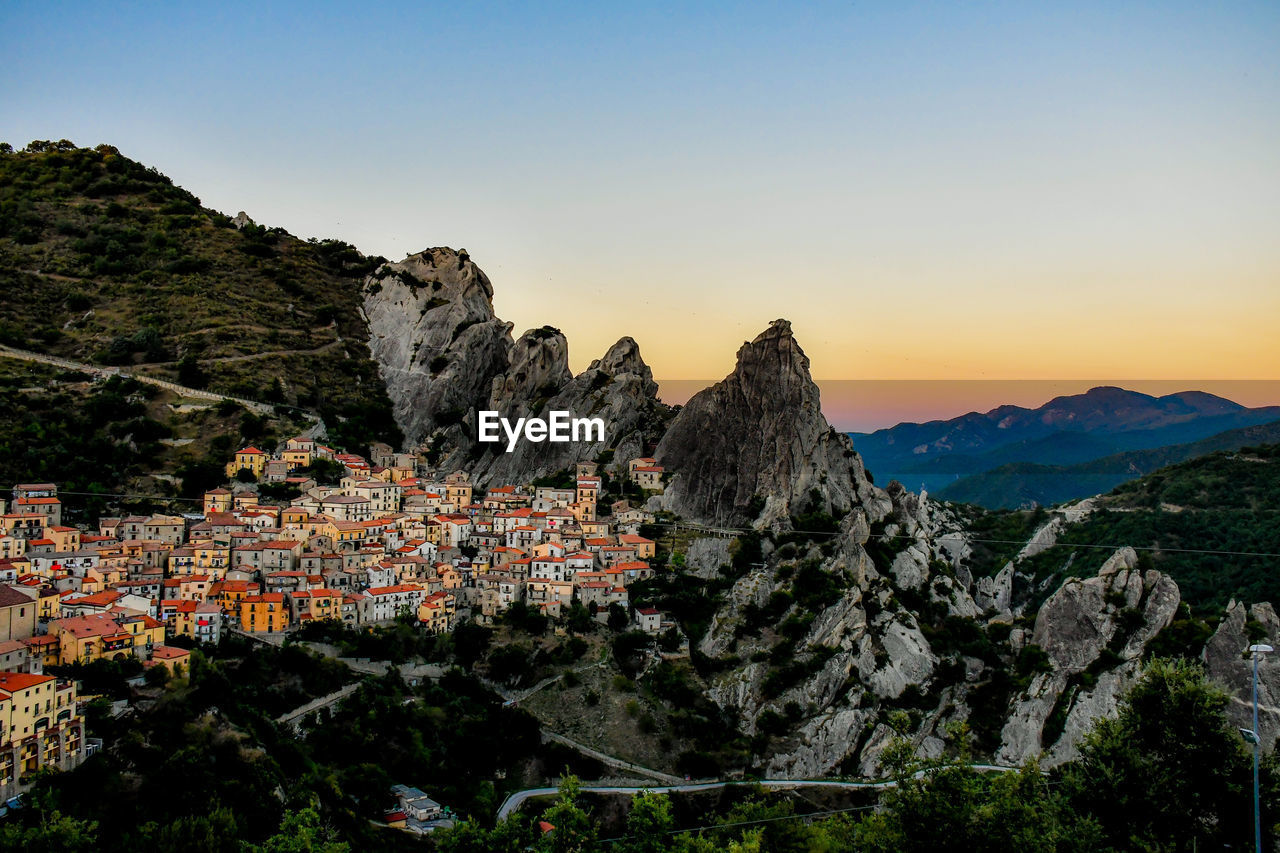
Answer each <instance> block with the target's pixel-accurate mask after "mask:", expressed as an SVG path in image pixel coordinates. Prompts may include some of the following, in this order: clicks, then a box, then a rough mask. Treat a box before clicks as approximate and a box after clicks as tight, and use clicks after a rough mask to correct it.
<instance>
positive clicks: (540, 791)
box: [498, 764, 1019, 820]
mask: <svg viewBox="0 0 1280 853" xmlns="http://www.w3.org/2000/svg"><path fill="white" fill-rule="evenodd" d="M969 766H970V767H972V768H973V769H974V770H977V771H979V772H983V773H1009V772H1012V771H1016V770H1018V769H1019V768H1017V767H1005V766H1003V765H999V764H971V765H969ZM924 773H925V771H923V770H921V771H920V772H918V773H916V778H920V777H921V776H923V775H924ZM734 785H759V786H760V787H762V788H765V789H767V790H770V791H786V790H792V789H797V788H896V787H897V786H898V783H897V782H895V781H893V780H892V779H889V780H885V781H881V782H839V781H824V780H821V779H760V780H748V781H741V782H736V781H735V782H684V783H681V784H676V785H660V786H651V785H644V786H641V787H635V786H625V785H594V786H591V785H584V786H583V787H581V788H579V789H578V790H580V791H585V792H588V793H592V794H638V793H640V792H641V791H648V792H650V793H653V794H674V793H692V792H696V791H713V790H715V789H717V788H727V787H731V786H734ZM559 791H560V789H559V788H527V789H525V790H523V791H516V792H515V793H513V794H512V795H511V796H509V797H507V798H506V799H505V800H503V802H502V805H501V806H500V807H499V808H498V820H502V819H503V818H505V817H506V816H507V815H509V814H511V813H512V812H514V811H516V810H517V809H519V808H520V806H521V805H523V804H524V801H525V800H527V799H530V798H531V797H548V796H555V795H556V794H557V793H559Z"/></svg>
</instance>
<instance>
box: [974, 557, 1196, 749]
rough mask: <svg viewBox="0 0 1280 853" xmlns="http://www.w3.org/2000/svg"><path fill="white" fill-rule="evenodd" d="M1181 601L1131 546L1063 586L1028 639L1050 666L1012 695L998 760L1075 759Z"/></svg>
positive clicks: (1112, 710)
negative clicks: (1091, 572) (1089, 575)
mask: <svg viewBox="0 0 1280 853" xmlns="http://www.w3.org/2000/svg"><path fill="white" fill-rule="evenodd" d="M1180 600H1181V597H1180V595H1179V592H1178V585H1177V584H1176V583H1174V582H1173V580H1172V579H1171V578H1169V577H1168V576H1167V575H1164V574H1162V573H1160V572H1157V571H1147V572H1142V571H1140V570H1139V569H1138V557H1137V554H1135V553H1134V551H1133V549H1132V548H1122V549H1120V550H1119V551H1117V552H1116V554H1115V555H1114V556H1113V557H1112V558H1111V559H1109V560H1108V561H1107V562H1106V563H1105V564H1104V565H1103V566H1102V568H1101V569H1100V570H1099V572H1098V574H1097V576H1096V577H1092V578H1088V579H1086V580H1074V579H1072V580H1068V581H1066V582H1065V583H1063V585H1062V586H1061V587H1060V588H1059V589H1058V591H1057V592H1055V593H1054V594H1053V595H1052V596H1050V597H1049V599H1048V600H1047V601H1045V603H1044V605H1043V606H1042V607H1041V608H1040V611H1039V613H1037V614H1036V622H1035V630H1034V632H1033V633H1032V637H1031V642H1032V643H1034V644H1035V645H1036V646H1039V647H1040V648H1041V649H1043V650H1044V651H1045V653H1046V654H1047V655H1048V659H1049V671H1048V672H1044V673H1040V674H1038V675H1037V676H1036V677H1035V678H1034V679H1033V680H1032V682H1031V686H1030V687H1029V688H1028V689H1027V690H1026V692H1025V693H1024V694H1023V695H1022V696H1021V697H1018V698H1017V699H1016V700H1015V702H1014V706H1013V708H1012V712H1011V714H1010V717H1009V720H1008V722H1007V723H1006V724H1005V727H1004V732H1003V734H1002V737H1001V745H1000V749H999V751H998V752H997V753H996V756H995V757H996V760H997V761H998V762H1001V763H1006V764H1020V763H1022V762H1023V761H1026V760H1027V759H1028V758H1032V757H1034V756H1036V755H1038V754H1040V753H1041V752H1042V751H1043V752H1045V753H1046V757H1045V764H1046V766H1053V765H1055V764H1060V763H1062V762H1063V761H1068V760H1070V759H1072V758H1074V757H1075V755H1076V744H1077V743H1078V741H1079V739H1080V737H1081V736H1082V735H1083V734H1084V733H1085V732H1086V731H1087V730H1088V728H1089V725H1090V724H1091V723H1092V721H1093V720H1094V719H1096V718H1097V717H1099V716H1104V715H1105V716H1113V715H1114V714H1115V712H1116V701H1117V700H1118V698H1119V697H1120V696H1121V695H1122V694H1123V693H1124V692H1125V690H1127V689H1128V688H1129V687H1131V686H1132V685H1133V683H1134V681H1136V679H1137V677H1138V674H1139V671H1140V662H1141V658H1142V654H1143V652H1144V651H1145V650H1146V647H1147V644H1148V643H1149V642H1150V641H1151V640H1152V639H1154V638H1155V636H1156V635H1157V634H1158V633H1160V631H1162V630H1164V628H1166V627H1167V626H1168V625H1169V623H1170V622H1171V621H1172V620H1173V616H1174V613H1175V612H1176V611H1177V609H1178V603H1179V601H1180ZM1051 718H1054V719H1053V724H1052V726H1051V725H1050V719H1051ZM1059 726H1060V728H1058V727H1059Z"/></svg>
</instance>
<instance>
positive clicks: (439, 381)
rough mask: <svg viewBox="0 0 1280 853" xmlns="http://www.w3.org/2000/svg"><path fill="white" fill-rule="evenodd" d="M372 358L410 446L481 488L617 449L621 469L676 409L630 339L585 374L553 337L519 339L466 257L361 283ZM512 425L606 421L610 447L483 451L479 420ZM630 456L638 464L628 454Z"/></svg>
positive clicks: (426, 256) (418, 259)
mask: <svg viewBox="0 0 1280 853" xmlns="http://www.w3.org/2000/svg"><path fill="white" fill-rule="evenodd" d="M363 309H364V315H365V319H366V321H367V322H368V325H369V336H370V339H369V349H370V351H371V352H372V354H373V357H374V360H375V361H377V363H378V367H379V371H380V373H381V375H382V378H383V381H384V382H385V383H386V385H387V393H388V395H389V396H390V398H391V400H392V402H393V411H394V415H395V418H396V423H397V424H398V425H399V426H400V428H401V430H402V431H403V432H404V434H405V438H406V444H407V445H408V446H411V447H412V446H415V445H424V444H425V445H426V446H427V447H428V448H429V455H430V461H432V462H434V463H436V464H438V465H439V466H441V467H442V468H445V469H453V468H465V469H467V470H469V471H471V473H472V477H473V480H474V481H475V482H476V483H478V484H480V485H486V484H489V483H493V482H497V481H502V482H528V481H529V480H532V479H534V478H536V477H539V476H543V475H546V474H550V473H553V472H556V471H560V470H563V469H564V468H567V467H569V466H571V465H572V464H573V463H574V462H576V461H578V460H580V459H591V458H594V457H595V456H597V455H598V454H599V453H600V452H601V451H602V450H605V449H607V448H617V449H618V451H619V452H618V453H617V454H616V456H618V457H622V458H621V459H620V460H619V461H618V462H617V464H618V465H624V466H625V463H626V459H627V458H632V457H633V456H635V455H639V454H640V453H641V452H642V451H643V449H644V445H645V444H646V443H650V444H651V443H653V442H655V441H656V440H657V438H658V435H659V434H660V433H661V430H662V427H663V424H664V423H665V420H666V418H667V416H668V409H667V407H666V406H664V405H663V404H662V403H660V402H659V401H658V398H657V392H658V386H657V383H655V382H654V381H653V373H652V371H650V369H649V366H648V365H646V364H645V363H644V360H643V359H642V358H641V357H640V348H639V346H638V345H637V344H636V342H635V341H634V340H632V339H631V338H622V339H621V340H619V341H618V342H617V343H616V344H614V345H613V346H612V347H610V348H609V350H608V352H606V353H605V354H604V356H603V357H602V358H600V359H598V360H596V361H594V362H592V364H591V366H590V367H588V368H587V369H586V370H585V371H583V373H582V374H581V375H579V376H577V377H575V376H573V375H572V373H571V372H570V371H569V366H568V355H569V345H568V342H567V341H566V340H565V337H564V335H563V334H561V333H560V331H559V330H557V329H552V328H550V327H545V326H544V327H542V328H539V329H532V330H530V331H528V332H526V333H525V334H523V335H521V336H520V338H519V339H518V340H515V341H513V340H512V338H511V328H512V327H511V324H510V323H506V322H503V321H502V320H500V319H498V317H497V316H496V315H495V314H494V311H493V285H492V284H490V282H489V278H488V277H487V276H486V275H485V274H484V272H482V271H481V270H480V268H479V267H477V266H476V265H475V264H474V263H473V262H472V261H471V259H470V257H469V256H468V255H467V253H466V252H465V251H458V252H455V251H454V250H452V249H447V248H436V249H428V250H426V251H424V252H420V253H418V254H416V255H410V256H409V257H407V258H405V259H404V260H403V261H400V262H398V263H392V264H385V265H383V266H382V267H380V268H379V269H378V270H377V271H375V272H374V273H373V274H372V275H370V276H369V277H368V278H367V279H366V280H365V284H364V306H363ZM483 409H488V410H493V411H497V412H499V413H501V415H502V416H503V417H506V418H508V419H509V420H510V421H511V422H513V423H514V422H515V419H516V418H519V417H527V416H533V415H541V414H542V413H544V412H548V411H552V410H564V411H568V412H571V413H573V416H575V417H599V418H602V419H603V420H604V422H605V425H606V432H605V440H604V441H603V442H589V443H573V442H570V443H565V444H556V443H548V442H543V443H538V444H532V443H527V442H524V441H521V442H520V443H519V444H518V445H517V446H516V449H515V450H514V451H513V452H511V453H506V452H505V449H506V443H505V441H504V442H502V443H494V444H488V443H486V444H481V443H479V442H478V441H477V440H476V438H477V430H476V428H477V420H476V413H477V412H478V411H480V410H483ZM628 454H630V455H628Z"/></svg>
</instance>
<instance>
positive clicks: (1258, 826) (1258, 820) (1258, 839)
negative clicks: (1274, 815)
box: [1240, 644, 1275, 853]
mask: <svg viewBox="0 0 1280 853" xmlns="http://www.w3.org/2000/svg"><path fill="white" fill-rule="evenodd" d="M1274 651H1275V649H1273V648H1271V647H1270V646H1268V645H1265V644H1259V645H1254V646H1250V647H1249V655H1250V657H1252V658H1253V730H1252V731H1249V732H1248V734H1245V732H1246V731H1247V730H1245V729H1242V730H1241V731H1240V733H1241V734H1242V735H1245V740H1247V741H1249V742H1250V743H1252V744H1253V847H1254V850H1255V851H1256V853H1262V807H1261V803H1260V798H1259V796H1258V753H1259V752H1260V751H1261V749H1262V737H1261V736H1260V735H1259V734H1258V661H1260V660H1262V656H1263V655H1265V654H1267V653H1268V652H1274ZM1250 735H1252V737H1250Z"/></svg>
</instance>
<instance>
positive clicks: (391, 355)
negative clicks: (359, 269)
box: [363, 248, 512, 447]
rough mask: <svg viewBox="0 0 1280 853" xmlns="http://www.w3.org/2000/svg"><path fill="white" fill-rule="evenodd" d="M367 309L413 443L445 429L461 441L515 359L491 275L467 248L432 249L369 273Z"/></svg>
mask: <svg viewBox="0 0 1280 853" xmlns="http://www.w3.org/2000/svg"><path fill="white" fill-rule="evenodd" d="M363 310H364V316H365V320H366V322H367V323H368V326H369V350H370V352H371V353H372V354H373V358H374V360H375V361H376V362H377V363H378V369H379V372H380V373H381V375H382V379H383V381H384V382H385V383H386V386H387V394H388V396H389V397H390V398H391V402H392V411H393V413H394V415H395V419H396V423H397V424H398V425H399V426H400V429H401V430H402V431H403V432H404V434H405V440H406V443H407V444H408V445H409V446H411V447H412V446H413V445H416V444H417V443H418V442H420V441H422V440H423V439H424V438H426V437H428V436H429V435H430V434H431V433H432V432H433V431H434V430H437V429H441V428H443V429H446V430H451V431H452V432H453V433H454V440H455V442H457V443H460V442H461V441H462V440H463V436H464V435H465V430H463V429H462V428H461V424H462V423H463V422H464V420H465V419H466V418H467V417H468V415H469V413H471V412H473V411H474V410H476V409H477V408H480V407H481V406H483V405H484V404H485V403H487V402H488V400H489V397H490V395H491V393H492V390H493V381H494V378H495V377H497V376H499V375H501V374H503V373H504V372H505V371H506V369H507V367H508V365H509V364H510V363H511V353H510V351H511V348H512V341H511V324H510V323H504V322H503V321H501V320H499V319H498V318H497V317H496V316H495V315H494V313H493V285H491V284H490V283H489V278H488V277H487V276H486V275H485V274H484V272H482V271H481V270H480V268H479V267H477V266H476V265H475V264H474V263H472V262H471V259H470V257H469V256H468V255H467V253H466V252H465V251H462V252H455V251H454V250H453V249H447V248H436V249H427V250H426V251H423V252H419V253H418V254H416V255H410V256H409V257H407V258H405V259H404V260H403V261H399V262H398V263H389V264H384V265H383V266H382V267H380V268H378V269H377V270H376V271H374V272H373V273H372V274H371V275H370V276H369V277H368V278H367V279H365V282H364V304H363ZM471 429H472V435H473V436H474V424H472V425H471Z"/></svg>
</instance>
